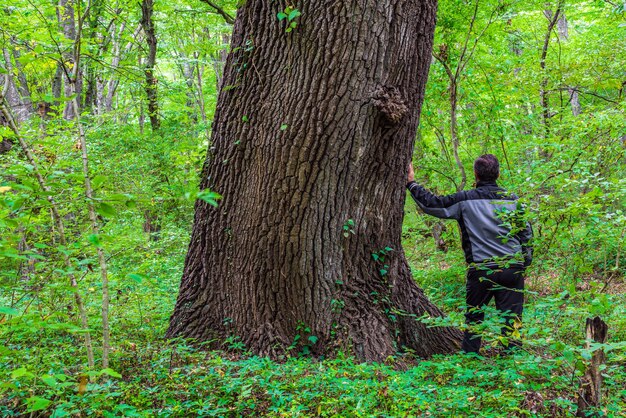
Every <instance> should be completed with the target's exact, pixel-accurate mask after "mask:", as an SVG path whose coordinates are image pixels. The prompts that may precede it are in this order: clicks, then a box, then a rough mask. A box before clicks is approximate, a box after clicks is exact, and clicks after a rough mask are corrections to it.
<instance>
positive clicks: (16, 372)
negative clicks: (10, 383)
mask: <svg viewBox="0 0 626 418" xmlns="http://www.w3.org/2000/svg"><path fill="white" fill-rule="evenodd" d="M20 377H35V375H34V374H32V373H31V372H29V371H28V370H26V367H20V368H19V369H16V370H13V372H11V378H12V379H18V378H20Z"/></svg>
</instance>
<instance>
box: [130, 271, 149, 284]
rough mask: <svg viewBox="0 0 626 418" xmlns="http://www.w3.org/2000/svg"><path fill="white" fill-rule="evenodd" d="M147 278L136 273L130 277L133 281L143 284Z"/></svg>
mask: <svg viewBox="0 0 626 418" xmlns="http://www.w3.org/2000/svg"><path fill="white" fill-rule="evenodd" d="M145 277H146V276H144V275H143V274H135V273H131V274H129V275H128V278H129V279H132V280H134V281H136V282H137V283H141V282H142V281H143V279H144V278H145Z"/></svg>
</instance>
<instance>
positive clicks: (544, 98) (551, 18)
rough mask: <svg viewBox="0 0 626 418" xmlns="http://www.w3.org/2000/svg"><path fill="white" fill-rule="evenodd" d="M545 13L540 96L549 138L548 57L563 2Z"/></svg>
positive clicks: (545, 131)
mask: <svg viewBox="0 0 626 418" xmlns="http://www.w3.org/2000/svg"><path fill="white" fill-rule="evenodd" d="M544 14H545V15H546V17H547V18H548V22H549V23H548V29H547V30H546V35H545V37H544V40H543V48H542V50H541V59H540V60H539V66H540V67H541V71H542V72H543V74H544V77H543V79H542V80H541V85H540V88H539V96H540V99H541V109H542V117H543V127H544V137H545V138H548V136H550V103H549V98H548V80H549V78H548V75H547V71H546V58H547V56H548V47H549V46H550V37H551V35H552V30H553V29H554V26H555V25H556V23H557V21H558V20H559V16H560V14H561V2H559V3H558V5H557V8H556V11H555V12H554V14H553V13H552V11H551V10H546V11H544Z"/></svg>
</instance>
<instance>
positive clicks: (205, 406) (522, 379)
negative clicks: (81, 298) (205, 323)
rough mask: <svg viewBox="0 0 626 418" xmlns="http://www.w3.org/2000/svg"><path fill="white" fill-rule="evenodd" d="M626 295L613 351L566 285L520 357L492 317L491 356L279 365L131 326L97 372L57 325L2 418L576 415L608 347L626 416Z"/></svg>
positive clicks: (8, 361) (541, 310) (0, 400)
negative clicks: (586, 373)
mask: <svg viewBox="0 0 626 418" xmlns="http://www.w3.org/2000/svg"><path fill="white" fill-rule="evenodd" d="M564 301H565V302H564ZM579 302H582V303H579ZM623 302H624V301H623V300H617V299H612V297H609V299H608V302H607V303H608V304H609V305H611V306H615V307H616V308H615V309H613V311H612V312H605V315H604V317H605V318H606V319H607V321H608V322H609V323H610V324H611V325H612V326H613V333H612V334H611V338H610V341H609V342H608V343H607V344H605V345H603V346H601V347H600V346H592V347H591V349H584V341H583V339H582V337H581V336H580V335H581V334H582V325H581V324H580V323H579V322H578V320H579V317H584V315H585V314H586V313H585V312H583V308H582V306H588V305H589V303H588V301H583V300H582V296H581V295H569V296H568V294H565V293H564V294H560V295H554V296H552V297H545V298H541V299H538V300H536V301H535V302H534V303H533V304H532V305H531V306H529V307H528V310H527V315H526V316H527V318H528V320H527V321H526V323H525V326H524V328H523V329H522V337H523V338H524V341H525V345H524V349H523V350H520V351H517V352H515V353H514V354H511V355H507V356H505V355H502V354H501V353H499V350H498V348H497V343H498V338H499V337H498V327H499V324H498V323H497V321H495V320H492V321H486V322H485V326H484V329H483V332H484V334H485V346H486V348H487V349H486V350H485V352H484V357H477V356H474V355H464V354H456V355H449V356H435V357H433V358H431V359H428V360H420V359H415V358H412V357H411V355H410V352H409V353H405V354H403V355H399V356H398V357H390V358H388V359H387V361H386V362H385V364H359V363H357V362H356V361H355V360H354V359H353V358H351V357H344V356H342V355H341V354H340V355H339V356H338V357H336V358H333V359H311V358H309V357H299V356H298V355H297V353H294V356H293V357H291V358H286V359H284V360H283V361H281V362H275V361H271V360H269V359H266V358H259V357H256V356H252V355H250V354H249V353H246V352H245V351H244V348H243V347H242V345H241V343H239V342H238V341H237V340H236V339H232V340H231V341H228V342H227V343H226V345H225V349H226V350H227V351H205V350H203V349H202V347H193V346H191V345H188V344H185V343H184V342H181V341H178V342H175V343H170V344H168V343H166V342H164V341H161V340H159V339H158V338H156V337H155V336H156V335H158V334H159V332H155V333H154V334H142V333H138V334H135V335H134V336H133V335H132V334H130V333H129V334H128V335H126V339H125V340H124V341H121V342H120V343H119V344H118V345H117V346H116V347H115V349H114V352H113V355H112V359H111V368H110V369H106V370H101V371H94V372H85V370H84V369H83V368H82V367H83V365H84V359H83V358H82V357H83V354H82V351H83V350H82V343H81V339H80V338H79V336H78V335H77V334H76V333H73V332H71V331H72V330H67V329H63V328H62V327H61V328H59V329H54V327H52V326H50V325H48V326H47V329H46V331H45V332H42V333H40V338H39V340H38V341H37V343H36V344H35V342H34V341H33V342H32V343H33V344H32V345H28V344H24V340H23V339H20V340H19V341H20V344H18V345H13V346H11V347H8V346H7V347H5V351H4V352H3V356H2V358H1V360H0V361H1V364H0V366H1V368H0V369H1V370H2V371H1V372H0V373H1V376H0V380H1V381H3V382H4V383H2V386H1V389H0V416H3V417H4V416H7V417H10V416H21V414H23V413H25V412H34V415H33V416H39V415H40V416H50V415H52V416H55V417H62V416H105V417H112V416H130V417H132V416H137V417H144V416H145V417H149V416H175V417H186V416H218V417H220V416H221V417H231V416H261V415H262V416H270V417H283V416H289V417H291V416H323V417H327V416H328V417H332V416H357V417H359V416H362V417H365V416H381V417H382V416H388V417H397V416H453V417H463V416H470V415H474V416H480V417H501V416H545V417H558V416H572V415H573V414H574V413H575V411H576V406H575V403H576V391H577V390H578V387H579V385H580V383H579V380H580V377H581V376H582V373H583V370H584V367H585V362H586V359H589V358H590V356H591V353H592V351H593V350H594V349H598V348H603V349H604V350H605V351H606V352H607V357H608V360H607V364H606V366H605V368H604V370H603V374H604V378H605V382H604V387H603V401H602V406H601V408H600V409H599V410H597V411H594V412H597V413H598V414H599V415H600V416H620V415H621V414H622V413H623V408H624V405H626V389H625V388H626V369H625V367H624V366H625V365H626V354H625V352H624V348H625V347H624V343H623V342H621V341H623V335H622V333H623V330H624V329H625V328H626V327H624V324H623V321H624V319H623V318H624V317H625V316H626V315H624V308H623V306H624V304H623ZM564 304H567V306H564ZM620 304H621V306H622V308H619V306H620ZM490 314H493V312H488V316H490ZM491 316H494V315H491ZM450 318H451V319H449V320H450V321H457V320H458V315H456V314H455V313H453V314H452V315H451V317H450ZM164 324H165V322H163V324H161V325H164ZM433 325H436V322H434V323H433ZM557 325H558V326H557ZM619 330H622V331H621V332H620V331H619ZM156 331H158V330H156ZM161 335H162V334H161ZM133 337H134V338H133ZM568 341H571V343H570V342H568ZM6 350H8V351H6ZM25 365H26V366H25Z"/></svg>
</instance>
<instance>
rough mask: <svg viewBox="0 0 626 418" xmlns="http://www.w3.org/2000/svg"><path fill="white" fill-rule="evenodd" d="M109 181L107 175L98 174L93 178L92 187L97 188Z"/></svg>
mask: <svg viewBox="0 0 626 418" xmlns="http://www.w3.org/2000/svg"><path fill="white" fill-rule="evenodd" d="M106 181H107V178H106V177H105V176H101V175H99V174H98V175H97V176H95V177H94V178H93V179H92V180H91V187H92V188H93V189H94V190H96V189H98V188H99V187H100V186H102V185H103V184H104V183H105V182H106Z"/></svg>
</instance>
